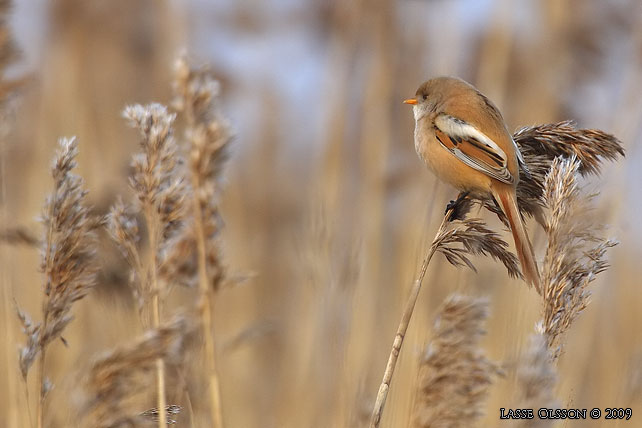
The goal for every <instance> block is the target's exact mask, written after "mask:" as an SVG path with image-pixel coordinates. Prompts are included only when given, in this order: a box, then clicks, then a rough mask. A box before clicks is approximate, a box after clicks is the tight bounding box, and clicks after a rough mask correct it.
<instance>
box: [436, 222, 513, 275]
mask: <svg viewBox="0 0 642 428" xmlns="http://www.w3.org/2000/svg"><path fill="white" fill-rule="evenodd" d="M453 224H455V228H454V229H451V230H446V231H444V232H443V233H441V234H439V235H438V236H437V239H436V240H435V242H434V243H433V245H435V247H436V251H438V252H440V253H441V254H443V255H444V257H446V260H448V262H449V263H450V264H452V265H453V266H467V267H469V268H471V269H472V270H473V271H475V272H477V269H475V266H474V265H473V263H472V262H471V261H470V259H469V258H468V256H469V255H483V256H489V257H492V258H493V259H494V260H497V261H499V262H501V263H502V264H503V265H504V266H505V267H506V270H507V271H508V275H509V276H511V277H513V278H518V277H521V273H520V271H519V265H518V262H517V258H516V257H515V255H514V254H513V253H511V252H510V251H508V244H507V243H506V241H504V240H503V239H502V238H501V237H500V236H499V235H498V234H497V233H496V232H494V231H492V230H491V229H489V228H488V227H486V224H485V223H484V222H483V221H482V220H481V219H475V218H470V219H464V220H456V221H454V222H453ZM458 244H461V246H459V245H458Z"/></svg>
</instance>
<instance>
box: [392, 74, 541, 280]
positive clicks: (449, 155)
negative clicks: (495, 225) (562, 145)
mask: <svg viewBox="0 0 642 428" xmlns="http://www.w3.org/2000/svg"><path fill="white" fill-rule="evenodd" d="M404 102H405V103H407V104H412V105H413V106H414V107H413V110H414V115H415V122H416V125H415V148H416V150H417V153H418V154H419V156H420V157H421V158H422V159H423V160H424V162H426V165H428V167H429V168H430V169H431V170H432V171H433V172H434V173H435V175H437V177H438V178H439V179H441V180H442V181H444V182H446V183H450V184H451V185H453V186H455V187H456V188H457V189H459V190H461V191H462V192H469V193H470V194H471V195H472V196H473V197H476V198H480V199H490V198H494V199H495V201H496V202H497V204H498V206H499V207H500V208H501V210H502V211H503V213H504V214H505V216H506V219H507V220H508V222H509V224H510V228H511V232H512V235H513V239H514V240H515V247H516V249H517V255H518V257H519V260H520V263H521V266H522V273H523V274H524V278H525V279H526V281H527V282H528V283H530V284H532V285H534V286H535V288H536V289H537V291H538V292H540V278H539V272H538V269H537V263H536V261H535V255H534V253H533V247H532V245H531V242H530V239H529V238H528V234H527V232H526V228H525V227H524V222H523V219H522V217H521V215H520V213H519V209H518V207H517V197H516V195H515V191H516V188H517V183H518V182H519V170H520V168H522V169H523V170H524V171H525V172H526V173H527V174H528V169H527V167H526V164H525V163H524V160H523V158H522V155H521V153H520V152H519V149H518V147H517V145H516V144H515V142H514V141H513V139H512V137H511V135H510V133H509V132H508V130H507V129H506V125H505V123H504V119H503V118H502V115H501V113H500V112H499V110H498V109H497V107H495V105H494V104H493V103H492V102H491V101H490V100H489V99H488V98H486V97H485V96H484V95H483V94H482V93H481V92H479V91H478V90H477V89H475V88H474V87H473V86H472V85H470V84H468V83H466V82H464V81H463V80H461V79H456V78H452V77H438V78H435V79H432V80H429V81H427V82H425V83H423V84H422V85H421V86H420V87H419V89H418V90H417V92H416V95H415V98H412V99H409V100H406V101H404Z"/></svg>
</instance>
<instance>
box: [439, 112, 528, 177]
mask: <svg viewBox="0 0 642 428" xmlns="http://www.w3.org/2000/svg"><path fill="white" fill-rule="evenodd" d="M435 134H436V136H437V140H438V141H439V143H441V145H442V146H443V147H444V148H445V149H446V150H448V151H449V152H451V153H452V154H454V155H455V156H456V157H457V158H458V159H459V160H461V161H462V162H463V163H465V164H466V165H468V166H470V167H471V168H474V169H476V170H478V171H481V172H483V173H484V174H486V175H488V176H489V177H492V178H494V179H496V180H499V181H501V182H503V183H507V184H512V183H514V182H515V177H513V175H512V174H511V173H510V171H509V170H508V157H507V156H506V152H504V150H502V149H501V148H500V147H499V146H498V145H497V143H495V142H494V141H493V140H491V139H490V138H489V137H488V136H486V135H485V134H484V133H483V132H481V131H479V130H478V129H477V128H475V127H474V126H472V125H471V124H469V123H467V122H466V121H463V120H461V119H458V118H456V117H453V116H450V115H447V114H441V115H439V116H437V117H436V118H435ZM517 153H519V150H517Z"/></svg>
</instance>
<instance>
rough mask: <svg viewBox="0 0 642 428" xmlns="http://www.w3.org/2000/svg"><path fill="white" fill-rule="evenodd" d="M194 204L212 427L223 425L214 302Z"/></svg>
mask: <svg viewBox="0 0 642 428" xmlns="http://www.w3.org/2000/svg"><path fill="white" fill-rule="evenodd" d="M192 183H193V186H194V189H200V188H201V183H200V179H199V177H198V174H196V173H194V174H192ZM192 204H193V206H194V228H195V231H196V246H197V250H198V287H199V291H200V298H199V310H200V312H201V321H202V323H203V336H204V340H205V358H206V360H207V362H208V364H209V373H208V375H209V376H208V377H209V394H210V405H211V407H210V412H211V418H212V424H213V427H214V428H222V427H223V416H222V413H223V412H222V410H221V392H220V386H219V380H218V371H217V368H216V348H215V345H214V331H213V329H212V305H213V304H214V298H213V297H214V293H213V292H212V289H211V287H210V286H209V281H208V279H207V278H208V274H207V249H206V246H205V228H204V227H203V215H202V212H201V204H200V202H199V199H198V197H197V196H196V195H195V196H194V197H193V198H192Z"/></svg>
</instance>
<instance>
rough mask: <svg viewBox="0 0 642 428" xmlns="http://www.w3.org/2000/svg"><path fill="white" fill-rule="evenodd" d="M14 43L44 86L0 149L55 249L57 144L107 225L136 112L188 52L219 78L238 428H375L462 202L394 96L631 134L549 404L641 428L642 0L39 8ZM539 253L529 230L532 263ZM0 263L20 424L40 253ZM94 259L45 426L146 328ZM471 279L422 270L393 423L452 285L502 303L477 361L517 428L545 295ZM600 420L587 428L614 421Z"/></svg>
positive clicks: (162, 93)
mask: <svg viewBox="0 0 642 428" xmlns="http://www.w3.org/2000/svg"><path fill="white" fill-rule="evenodd" d="M10 25H11V27H12V29H13V31H14V36H15V38H16V41H17V43H18V45H19V47H20V48H21V49H22V51H23V56H22V59H21V60H19V62H18V63H17V64H15V65H14V66H13V67H12V68H11V69H10V75H11V76H20V75H23V74H25V73H27V74H30V75H31V76H32V79H31V80H30V82H29V84H28V85H27V86H26V87H24V88H23V90H22V91H21V93H20V96H19V97H18V98H17V99H15V100H12V102H11V103H10V105H9V111H10V113H9V114H8V117H7V120H6V121H5V122H7V123H8V124H11V126H12V129H11V131H10V132H9V133H8V136H7V137H5V138H3V142H2V147H1V152H0V156H2V175H1V179H2V191H3V192H2V201H1V202H2V226H3V227H15V226H24V227H27V228H28V229H30V230H32V231H33V232H34V233H36V234H37V233H40V230H41V229H40V228H39V225H38V224H37V219H36V217H37V215H38V213H39V210H40V209H41V207H42V205H43V201H44V197H45V195H46V193H47V192H48V191H49V189H50V186H51V183H50V179H49V165H50V160H51V158H52V156H53V154H54V151H55V146H56V140H57V138H59V137H60V136H63V135H64V136H71V135H76V136H78V138H79V141H80V156H79V171H80V173H81V174H82V175H83V177H84V178H85V180H86V183H87V187H88V188H89V189H90V192H91V200H92V202H93V203H94V204H95V206H96V209H97V210H98V211H99V212H106V210H107V209H108V207H109V206H110V205H111V204H112V203H113V202H114V200H115V197H116V195H118V194H127V187H126V176H127V171H128V164H129V158H130V156H131V154H132V153H133V152H134V151H135V150H136V143H137V135H136V133H135V132H134V131H133V130H131V129H129V128H128V127H127V125H126V123H125V121H124V120H123V119H122V118H121V115H120V113H121V111H122V109H123V107H124V106H125V105H127V104H131V103H147V102H151V101H158V102H162V103H168V102H169V101H170V98H171V72H172V62H173V59H174V58H175V56H176V55H177V54H178V53H180V52H181V51H186V52H188V54H189V56H190V58H191V59H192V61H193V62H195V63H209V64H211V66H212V68H213V69H214V70H215V72H216V74H217V76H218V77H219V79H220V81H221V84H222V92H223V106H222V108H223V110H224V112H225V114H226V115H227V116H228V117H229V118H230V120H231V122H232V124H233V127H234V129H235V131H236V140H235V142H234V147H233V157H232V160H231V162H230V163H229V165H228V168H227V173H226V189H225V196H224V201H223V205H222V209H223V214H224V217H225V221H226V229H225V232H224V234H223V245H224V249H225V254H226V260H227V264H228V266H229V270H230V273H231V274H232V275H243V276H249V277H250V279H249V280H247V281H245V282H244V283H242V284H241V285H239V286H237V287H234V288H231V289H227V290H224V291H223V292H222V293H221V294H220V295H219V297H218V302H219V303H218V305H217V311H216V314H215V324H216V334H217V342H218V344H219V353H220V364H221V369H220V374H221V388H222V401H223V408H224V415H225V419H226V422H227V425H228V426H230V427H335V426H336V427H341V426H346V427H348V426H349V427H352V426H364V425H365V424H366V422H367V418H368V416H369V412H370V410H371V405H372V400H373V399H374V396H375V393H376V390H377V387H378V382H379V380H380V376H381V373H382V372H383V368H384V365H385V360H386V358H387V355H388V350H389V346H390V342H391V340H392V338H393V335H394V331H395V329H396V325H397V322H398V318H399V315H400V311H401V306H402V302H403V301H404V299H405V297H406V294H407V291H408V288H409V286H410V284H411V282H412V279H413V277H414V275H415V273H416V269H417V267H418V261H419V260H420V257H421V255H422V251H423V249H424V248H425V246H426V245H427V242H426V241H428V240H430V239H431V237H432V235H433V234H434V231H435V229H436V228H437V226H438V223H439V221H440V217H441V215H442V213H443V209H444V208H445V204H446V203H447V202H448V201H449V200H450V199H453V198H454V196H455V194H456V192H455V191H454V190H453V189H450V188H448V187H446V186H445V185H442V184H439V183H437V182H436V181H435V180H434V178H433V177H432V176H431V175H430V173H429V172H428V171H426V170H425V167H424V166H423V164H422V163H421V162H420V161H419V160H418V159H417V157H416V154H415V153H414V146H413V140H412V133H413V127H414V121H413V119H412V114H411V111H410V110H409V109H408V108H407V106H404V105H403V104H401V101H402V100H403V99H404V98H407V97H408V96H412V95H413V94H414V91H415V90H416V87H417V86H418V85H419V84H420V83H421V82H422V81H424V80H427V79H428V78H430V77H432V76H435V75H441V74H448V75H456V76H459V77H462V78H464V79H466V80H468V81H470V82H471V83H473V84H475V85H476V86H477V87H478V88H479V89H480V90H481V91H482V92H484V93H485V94H487V95H488V96H489V97H490V98H491V99H492V100H494V101H495V102H496V103H497V104H498V106H499V107H500V109H501V110H502V112H503V114H504V117H505V119H506V121H507V123H508V125H509V129H511V130H515V129H517V128H518V127H520V126H523V125H533V124H538V123H546V122H552V121H559V120H565V119H572V120H575V121H577V122H578V124H579V125H580V126H582V127H595V128H600V129H603V130H605V131H607V132H610V133H613V134H615V135H617V136H618V137H619V138H620V139H621V140H622V141H623V143H624V146H625V148H626V150H627V157H626V159H625V160H623V161H620V162H618V163H617V164H606V165H605V168H604V173H603V176H602V178H601V179H595V178H593V179H589V180H587V183H586V186H587V189H588V190H589V191H599V192H601V195H600V196H599V197H598V198H597V200H596V201H597V208H596V213H595V218H596V221H597V222H601V223H606V224H608V225H609V228H608V234H609V235H610V236H614V237H616V238H618V239H619V240H620V241H621V244H620V245H619V246H618V247H616V248H615V249H614V250H613V251H612V252H611V253H610V256H609V259H610V262H611V265H612V267H611V269H610V270H608V271H607V272H605V273H604V274H602V275H601V276H600V277H599V279H598V280H597V281H596V282H595V283H594V285H593V291H594V296H593V298H592V303H591V305H590V306H589V307H588V308H587V310H586V311H585V312H584V313H583V314H582V316H581V317H580V319H579V320H578V322H577V323H576V324H575V325H574V326H573V328H572V329H571V331H570V333H569V335H568V337H567V340H566V351H565V354H564V355H563V356H562V358H561V360H560V364H559V383H558V388H557V390H556V395H557V397H558V398H559V400H560V401H561V402H562V403H564V405H565V406H566V407H571V406H572V407H577V408H589V409H590V408H592V407H602V408H603V407H608V406H617V407H632V408H633V415H634V416H633V419H634V420H633V421H628V422H626V421H625V422H621V423H620V425H621V426H637V425H636V424H637V422H635V420H639V419H640V418H641V417H642V401H641V398H642V397H641V392H642V333H640V329H639V326H640V325H641V323H642V311H640V310H639V307H640V302H642V300H641V299H642V287H640V286H641V285H642V284H641V280H640V278H642V266H640V263H639V260H640V257H641V256H642V227H641V226H640V223H639V221H638V220H637V217H638V213H639V212H640V209H642V202H641V201H642V198H641V196H642V191H641V190H640V187H639V186H640V183H642V170H641V168H639V165H641V162H642V153H641V150H640V146H641V143H642V126H641V124H642V97H640V94H641V93H642V4H641V3H640V2H638V1H636V0H619V1H616V0H613V1H600V0H563V1H557V0H544V1H538V0H520V1H512V0H483V1H475V0H422V1H420V0H403V1H392V0H374V1H364V0H355V1H339V0H334V1H324V0H316V1H315V0H306V1H299V2H296V1H291V0H272V1H259V0H245V1H233V0H224V1H218V2H208V1H205V0H192V1H182V2H179V1H175V2H172V1H169V2H162V1H152V0H140V1H136V2H132V1H128V0H112V1H110V2H104V1H98V0H82V1H81V0H57V1H51V2H46V1H42V0H39V1H36V0H30V1H26V0H25V1H19V2H18V4H16V5H15V8H14V12H13V14H12V18H11V20H10ZM484 215H485V216H486V218H487V219H488V221H489V224H490V225H491V226H492V227H494V228H498V229H501V224H500V223H499V222H498V221H497V220H496V219H493V218H492V217H491V216H489V215H487V214H484ZM530 227H531V228H532V229H535V224H530ZM543 239H544V237H543V234H542V232H541V230H540V231H538V232H535V233H534V243H535V246H536V252H538V254H540V257H541V255H542V254H543ZM0 257H1V261H0V263H1V265H0V270H1V271H2V272H1V274H2V285H3V288H2V290H3V293H4V294H3V295H2V299H3V306H2V308H0V311H1V313H2V323H3V326H4V327H3V328H2V332H1V333H0V334H1V335H0V343H2V344H3V345H4V346H2V348H3V349H4V352H2V353H1V354H0V367H2V370H1V371H0V385H1V386H0V425H1V426H28V419H27V418H26V415H27V410H26V401H25V397H24V391H23V389H24V386H23V385H22V383H21V379H20V376H19V373H18V370H17V368H16V367H17V366H16V355H15V354H16V350H17V344H18V343H20V342H21V341H22V340H23V338H22V337H21V333H20V330H19V326H18V322H17V320H16V317H15V315H14V310H13V303H12V302H13V300H12V299H15V300H16V301H17V302H19V304H20V305H21V306H22V307H25V308H26V309H27V310H28V311H29V312H30V313H31V314H32V315H33V316H34V317H35V318H37V315H38V311H39V308H40V306H39V305H40V293H41V291H40V290H41V289H40V287H41V285H40V284H41V277H40V275H39V274H38V263H39V259H38V254H37V251H35V250H34V249H31V248H28V247H25V246H7V245H2V246H1V247H0ZM101 260H102V262H103V263H104V265H103V267H102V268H103V269H102V273H101V276H100V283H99V285H98V287H97V289H96V292H95V293H93V294H92V295H91V296H90V297H89V298H88V299H86V300H84V301H82V302H80V303H79V304H78V305H77V306H76V309H75V313H76V320H75V321H74V322H73V323H72V324H71V325H70V327H69V331H68V332H67V334H66V335H65V337H66V338H67V340H68V341H69V343H70V346H69V348H65V347H64V346H61V344H54V345H53V346H52V349H53V350H52V351H51V352H50V354H48V365H49V367H50V369H49V372H50V373H51V375H52V380H53V381H54V383H55V384H56V389H55V390H54V391H53V392H52V395H51V397H50V401H49V407H48V412H49V413H50V414H51V418H52V424H53V425H52V426H74V422H73V421H74V408H73V404H74V402H75V401H77V395H78V394H80V392H79V391H78V389H77V388H76V385H75V383H76V380H75V379H77V376H82V369H83V367H85V366H86V364H87V361H89V359H90V358H91V357H92V356H93V355H95V354H96V353H97V352H99V351H102V350H105V349H108V348H110V347H112V346H114V345H116V344H118V343H122V342H123V341H126V340H127V339H130V338H132V337H133V336H134V335H135V334H136V333H137V332H139V331H140V329H139V327H138V326H136V327H132V326H135V325H136V324H137V321H136V316H135V311H134V309H133V306H132V301H131V298H130V297H129V295H128V292H127V284H126V283H127V275H126V271H125V269H126V268H124V265H123V262H122V260H121V259H120V258H119V256H118V254H117V252H116V251H115V250H114V247H113V245H111V243H110V242H109V241H108V240H105V243H104V245H103V246H102V247H101ZM475 264H476V266H477V267H478V270H479V272H478V273H477V274H475V273H474V272H470V271H467V270H461V269H459V270H458V269H455V268H453V267H452V266H450V265H448V264H447V263H445V261H443V260H441V259H440V258H437V259H435V263H434V264H433V265H432V266H431V267H430V270H429V274H428V278H427V279H428V280H427V282H426V284H425V287H424V290H423V292H422V295H421V296H420V301H419V304H418V310H417V312H416V313H415V318H414V319H413V322H412V325H411V329H410V332H409V335H408V341H407V342H406V344H405V345H404V350H403V352H402V356H401V365H400V366H399V367H398V373H397V374H396V377H395V380H394V382H393V385H392V390H391V394H390V396H389V398H388V400H389V402H388V405H387V407H386V413H385V418H384V424H386V425H385V426H395V427H396V426H407V425H408V421H409V419H410V410H411V407H412V400H413V394H414V386H415V381H416V373H417V372H416V369H417V365H418V362H419V359H420V356H421V354H422V352H423V350H424V347H425V345H426V343H427V340H428V339H429V337H430V325H431V323H432V320H433V318H434V316H435V310H436V308H437V307H438V306H439V305H440V304H441V302H442V301H443V299H444V298H445V297H446V296H447V295H448V294H450V293H451V292H455V291H457V292H460V293H465V294H470V295H480V296H489V298H490V302H491V316H490V320H489V324H488V326H487V330H488V336H487V340H486V342H485V344H484V345H485V347H486V349H487V351H488V353H489V355H490V357H491V358H492V359H494V360H496V361H499V362H501V363H503V364H504V365H505V367H506V373H507V374H506V376H505V377H504V378H502V379H499V380H498V381H497V383H496V384H495V385H494V386H493V390H492V391H493V392H492V396H491V400H490V401H489V403H488V405H487V406H486V412H487V416H486V418H485V425H484V426H503V425H502V424H501V423H500V421H499V418H498V416H499V407H505V406H507V405H508V403H509V401H510V398H511V392H512V391H513V390H514V388H515V386H514V385H515V378H514V370H512V368H514V366H515V360H516V358H518V356H519V355H520V353H521V352H522V351H523V350H524V347H525V345H526V344H527V339H528V335H529V334H530V333H531V332H532V331H533V326H534V324H535V322H536V321H537V319H538V316H539V309H540V308H539V300H538V299H537V296H536V295H535V293H534V292H533V291H532V290H529V289H528V288H527V287H525V285H524V283H522V282H520V281H517V280H509V279H508V278H506V277H505V271H504V269H503V267H501V266H499V265H497V264H493V263H491V262H488V261H486V260H482V259H476V260H475ZM14 368H16V369H15V370H14ZM5 386H6V387H5ZM193 400H194V406H195V412H196V413H195V414H196V417H197V418H198V417H199V405H200V404H199V399H198V398H193ZM32 410H33V409H32ZM179 422H180V420H179ZM601 422H602V424H600V423H599V422H595V423H593V422H591V425H590V426H602V425H604V426H609V427H616V426H620V425H618V422H617V421H601ZM194 423H195V425H194V426H199V425H198V421H196V422H194ZM585 424H586V422H581V421H580V422H573V421H569V422H568V423H567V424H563V425H560V426H569V427H580V426H586V425H585ZM179 426H183V425H179ZM184 426H187V425H184Z"/></svg>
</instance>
